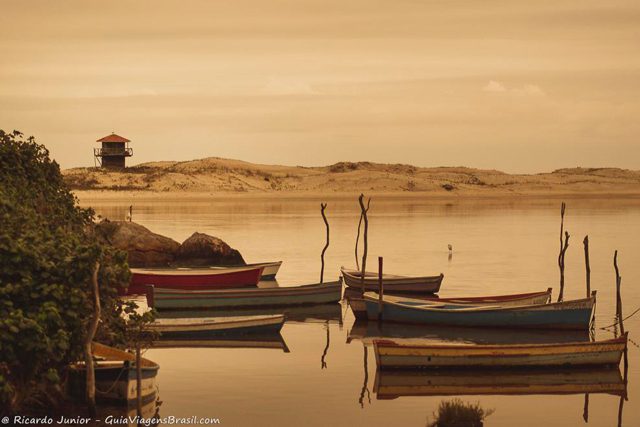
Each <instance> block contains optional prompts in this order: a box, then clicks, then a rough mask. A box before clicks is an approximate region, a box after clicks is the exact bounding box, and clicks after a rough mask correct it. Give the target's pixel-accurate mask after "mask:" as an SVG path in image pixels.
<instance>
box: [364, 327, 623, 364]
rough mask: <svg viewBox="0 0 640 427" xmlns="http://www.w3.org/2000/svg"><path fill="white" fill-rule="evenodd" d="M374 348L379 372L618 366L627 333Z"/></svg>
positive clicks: (376, 345) (377, 344)
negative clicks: (588, 337) (589, 338)
mask: <svg viewBox="0 0 640 427" xmlns="http://www.w3.org/2000/svg"><path fill="white" fill-rule="evenodd" d="M373 348H374V351H375V353H376V363H377V365H378V367H379V368H380V369H388V368H404V369H406V368H420V369H422V368H465V367H469V368H471V367H475V368H498V369H504V368H506V367H528V368H541V367H555V368H560V367H565V368H568V367H577V366H618V365H619V364H620V359H621V358H622V353H623V352H624V351H625V350H626V348H627V334H626V333H625V334H624V335H623V336H621V337H619V338H616V339H612V340H607V341H595V342H587V343H584V342H579V343H560V344H558V343H554V344H499V345H450V344H449V345H447V344H444V345H443V344H424V345H421V344H398V343H396V342H393V341H386V340H382V341H378V340H376V341H374V342H373Z"/></svg>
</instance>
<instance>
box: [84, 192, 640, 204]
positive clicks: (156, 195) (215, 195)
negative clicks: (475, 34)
mask: <svg viewBox="0 0 640 427" xmlns="http://www.w3.org/2000/svg"><path fill="white" fill-rule="evenodd" d="M72 193H73V194H74V195H75V196H76V197H77V198H78V200H80V201H81V202H84V201H94V200H100V201H103V202H116V201H122V200H123V199H127V200H130V199H134V200H138V201H172V200H175V201H180V200H194V201H196V200H204V199H213V200H241V199H245V200H265V199H278V200H286V199H291V200H320V199H322V200H326V199H333V200H347V199H353V198H357V197H358V196H359V195H360V192H307V191H277V192H276V191H274V192H268V193H257V192H250V193H235V192H180V191H166V192H152V191H144V190H140V191H131V190H121V191H118V190H72ZM363 193H364V195H365V196H366V197H376V198H379V199H386V200H393V199H398V200H400V199H421V200H425V199H432V200H527V199H569V200H571V199H584V198H589V199H598V200H608V199H629V200H634V199H637V200H640V191H637V192H635V191H634V192H631V191H620V192H611V191H607V192H602V191H598V192H595V191H584V192H553V191H548V192H542V191H541V192H528V193H524V192H523V193H505V192H490V193H489V192H487V193H486V194H478V193H476V194H469V193H462V194H460V193H455V194H446V193H445V194H443V193H435V192H429V191H405V192H397V191H396V192H380V191H369V192H367V191H364V192H363Z"/></svg>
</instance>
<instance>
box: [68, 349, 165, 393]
mask: <svg viewBox="0 0 640 427" xmlns="http://www.w3.org/2000/svg"><path fill="white" fill-rule="evenodd" d="M93 355H94V356H95V357H99V358H103V359H104V361H101V362H97V363H96V364H95V365H94V373H95V381H96V390H97V391H98V392H97V393H96V399H97V400H98V401H100V402H105V403H112V404H119V405H127V404H131V403H134V402H135V401H137V395H138V384H137V369H136V366H135V365H134V362H135V360H136V357H135V356H134V355H132V354H131V353H127V352H124V351H121V350H117V349H115V348H111V347H107V346H105V345H102V344H98V343H93ZM140 360H141V362H142V363H141V366H140V370H141V372H142V374H141V380H142V381H141V387H140V390H141V393H140V394H141V398H142V402H143V404H145V403H148V402H151V401H153V400H155V398H156V390H157V387H156V376H157V375H158V370H159V369H160V367H159V366H158V364H157V363H155V362H152V361H150V360H147V359H145V358H141V359H140ZM85 390H86V369H85V366H84V363H81V364H77V365H73V366H72V367H71V369H70V373H69V393H70V394H71V395H72V396H74V397H76V398H78V399H80V400H82V399H84V397H85Z"/></svg>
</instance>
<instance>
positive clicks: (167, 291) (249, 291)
mask: <svg viewBox="0 0 640 427" xmlns="http://www.w3.org/2000/svg"><path fill="white" fill-rule="evenodd" d="M149 286H153V290H154V294H155V293H159V294H162V295H174V294H178V295H184V296H185V297H189V298H191V296H192V295H193V296H195V295H200V296H206V295H213V296H221V295H222V296H225V297H233V296H234V295H231V294H237V295H236V296H239V297H240V296H246V295H254V294H255V295H265V296H266V295H268V293H269V292H274V293H275V294H276V295H278V294H286V293H287V292H295V291H301V290H304V291H314V290H323V291H324V290H327V289H331V290H333V288H337V287H340V288H342V281H341V280H337V281H334V282H324V283H314V284H310V285H301V286H287V287H277V288H258V287H255V288H243V289H233V288H232V289H206V290H186V289H185V290H181V289H172V288H163V287H156V286H155V285H149ZM158 297H159V296H158V295H156V298H158ZM160 298H161V299H162V297H161V296H160Z"/></svg>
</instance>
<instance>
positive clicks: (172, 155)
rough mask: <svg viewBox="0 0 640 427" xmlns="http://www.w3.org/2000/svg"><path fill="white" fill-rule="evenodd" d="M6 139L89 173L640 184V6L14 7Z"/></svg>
mask: <svg viewBox="0 0 640 427" xmlns="http://www.w3.org/2000/svg"><path fill="white" fill-rule="evenodd" d="M3 18H4V19H3V25H2V26H1V27H0V55H1V56H0V57H1V58H2V59H1V60H0V129H4V130H5V131H11V130H13V129H17V130H20V131H22V132H24V133H25V134H26V135H33V136H35V137H36V139H37V140H38V141H39V142H41V143H44V144H46V145H47V147H48V148H49V150H50V151H51V155H52V157H53V158H54V159H56V160H57V161H58V162H59V163H60V165H61V167H62V168H65V169H66V168H71V167H76V166H92V165H93V150H92V148H93V147H96V146H98V144H97V143H96V142H95V141H96V140H97V139H98V138H101V137H103V136H106V135H108V134H110V133H111V132H115V133H117V134H119V135H122V136H124V137H127V138H128V139H130V140H131V141H132V143H131V147H133V149H134V156H133V158H131V159H129V161H128V164H129V165H134V164H139V163H144V162H149V161H160V160H176V161H183V160H192V159H200V158H205V157H211V156H215V157H223V158H232V159H240V160H245V161H248V162H252V163H261V164H282V165H291V166H295V165H300V166H325V165H330V164H333V163H336V162H340V161H371V162H376V163H405V164H411V165H415V166H421V167H436V166H467V167H473V168H479V169H497V170H500V171H504V172H509V173H540V172H550V171H552V170H555V169H558V168H564V167H577V166H582V167H619V168H624V169H633V170H640V143H639V141H638V136H639V135H640V122H639V121H638V118H637V117H638V113H639V112H640V97H639V95H640V80H639V79H638V75H640V74H639V71H640V55H638V53H639V48H638V46H640V25H638V23H639V22H640V4H639V3H638V2H633V1H621V0H613V1H607V2H605V1H603V0H586V1H583V2H580V3H579V5H577V4H576V3H575V2H569V1H566V0H561V1H541V2H536V3H535V4H532V3H530V2H522V1H502V0H490V1H487V2H481V3H478V2H472V1H449V2H443V1H425V2H416V1H411V0H406V1H399V2H382V1H375V0H374V1H371V0H370V1H363V0H352V1H350V2H338V1H318V0H309V1H305V2H299V3H290V2H285V1H282V0H276V1H273V2H268V3H267V2H259V1H255V0H242V1H237V2H233V3H212V2H207V1H191V2H188V3H185V2H177V1H163V2H156V1H150V0H141V1H137V2H135V3H132V2H126V1H112V2H109V3H100V4H96V3H87V2H83V1H60V2H45V1H25V2H5V4H3Z"/></svg>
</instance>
